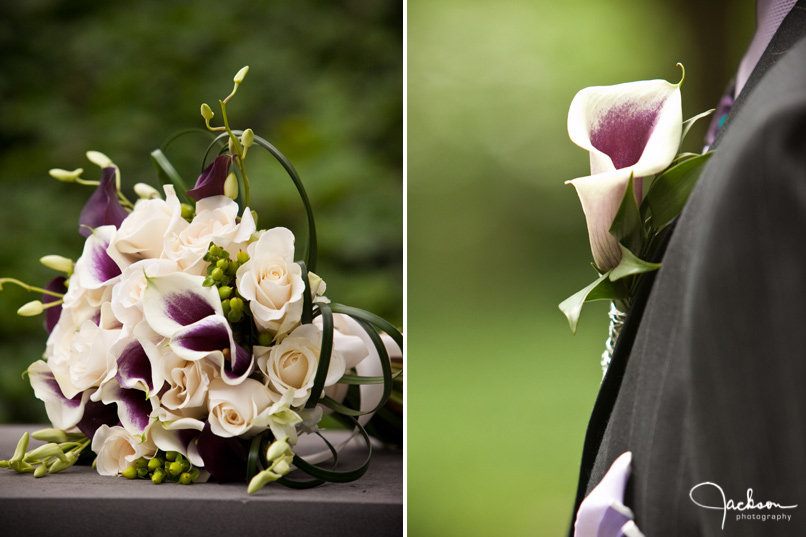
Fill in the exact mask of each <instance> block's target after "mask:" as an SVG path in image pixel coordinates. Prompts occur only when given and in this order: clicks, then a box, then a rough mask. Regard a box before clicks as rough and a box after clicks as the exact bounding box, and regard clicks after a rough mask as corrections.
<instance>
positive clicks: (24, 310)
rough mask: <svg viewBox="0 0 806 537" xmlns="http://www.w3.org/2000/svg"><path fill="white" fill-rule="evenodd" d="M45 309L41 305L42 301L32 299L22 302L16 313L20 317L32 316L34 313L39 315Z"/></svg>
mask: <svg viewBox="0 0 806 537" xmlns="http://www.w3.org/2000/svg"><path fill="white" fill-rule="evenodd" d="M44 310H45V308H44V307H43V305H42V302H41V301H39V300H32V301H30V302H28V303H27V304H23V305H22V307H20V309H18V310H17V315H19V316H21V317H33V316H34V315H39V314H40V313H42V312H43V311H44Z"/></svg>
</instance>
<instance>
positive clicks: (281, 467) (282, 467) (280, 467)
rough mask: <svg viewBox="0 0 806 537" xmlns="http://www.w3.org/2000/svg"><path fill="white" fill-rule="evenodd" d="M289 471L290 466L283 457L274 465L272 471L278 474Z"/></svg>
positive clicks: (284, 473)
mask: <svg viewBox="0 0 806 537" xmlns="http://www.w3.org/2000/svg"><path fill="white" fill-rule="evenodd" d="M290 471H291V467H290V466H289V465H288V463H287V462H286V461H285V459H283V460H281V461H280V462H278V463H277V464H275V465H274V473H276V474H279V475H286V474H287V473H288V472H290Z"/></svg>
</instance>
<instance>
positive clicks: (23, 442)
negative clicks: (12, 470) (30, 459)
mask: <svg viewBox="0 0 806 537" xmlns="http://www.w3.org/2000/svg"><path fill="white" fill-rule="evenodd" d="M27 450H28V431H25V432H24V433H22V437H20V441H19V442H17V449H16V450H14V456H13V457H11V458H10V459H9V460H8V464H9V466H11V465H13V464H14V463H19V462H21V461H22V458H23V457H25V452H26V451H27Z"/></svg>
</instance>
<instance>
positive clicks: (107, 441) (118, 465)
mask: <svg viewBox="0 0 806 537" xmlns="http://www.w3.org/2000/svg"><path fill="white" fill-rule="evenodd" d="M92 450H93V451H94V452H95V453H97V454H98V459H97V462H96V468H97V470H98V473H99V474H101V475H118V474H120V473H121V472H123V470H125V469H126V468H128V467H129V466H131V465H132V464H134V461H136V460H137V459H139V458H140V457H148V458H150V457H153V456H154V455H156V454H157V448H156V446H155V445H154V444H153V442H151V440H145V441H143V439H142V438H141V437H140V436H135V435H133V434H131V433H129V432H128V431H126V429H124V428H123V427H118V426H115V427H109V426H108V425H101V426H100V427H99V428H98V430H97V431H96V432H95V436H93V438H92Z"/></svg>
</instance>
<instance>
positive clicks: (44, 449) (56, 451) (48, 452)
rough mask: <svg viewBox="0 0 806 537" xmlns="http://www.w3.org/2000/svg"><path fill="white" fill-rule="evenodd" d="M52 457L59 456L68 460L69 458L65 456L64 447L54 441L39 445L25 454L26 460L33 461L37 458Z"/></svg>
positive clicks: (60, 458) (63, 459)
mask: <svg viewBox="0 0 806 537" xmlns="http://www.w3.org/2000/svg"><path fill="white" fill-rule="evenodd" d="M51 457H58V458H59V460H61V461H65V462H66V461H67V458H66V457H65V456H64V452H62V448H60V447H59V445H58V444H54V443H50V444H45V445H43V446H39V447H38V448H36V449H34V450H33V451H30V452H29V453H28V454H27V455H25V461H26V462H31V461H35V460H37V459H42V460H45V459H49V458H51Z"/></svg>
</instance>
